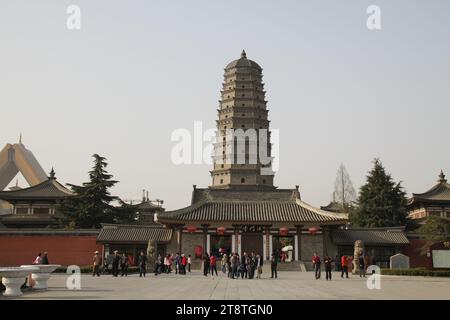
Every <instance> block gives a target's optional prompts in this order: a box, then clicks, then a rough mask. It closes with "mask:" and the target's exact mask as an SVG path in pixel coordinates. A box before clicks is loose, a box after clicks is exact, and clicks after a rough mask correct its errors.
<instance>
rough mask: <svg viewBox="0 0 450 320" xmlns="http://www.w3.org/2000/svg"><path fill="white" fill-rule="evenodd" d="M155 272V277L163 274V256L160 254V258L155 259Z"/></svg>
mask: <svg viewBox="0 0 450 320" xmlns="http://www.w3.org/2000/svg"><path fill="white" fill-rule="evenodd" d="M154 268H155V270H153V272H154V274H155V276H157V275H158V274H160V273H161V255H160V254H158V257H157V258H156V259H155V266H154Z"/></svg>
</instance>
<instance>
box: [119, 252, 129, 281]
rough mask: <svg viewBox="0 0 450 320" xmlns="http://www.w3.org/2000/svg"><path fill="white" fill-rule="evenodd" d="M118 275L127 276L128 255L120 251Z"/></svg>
mask: <svg viewBox="0 0 450 320" xmlns="http://www.w3.org/2000/svg"><path fill="white" fill-rule="evenodd" d="M120 271H121V273H120V276H121V277H123V276H125V277H127V276H128V256H127V255H126V253H125V252H124V253H122V257H121V258H120Z"/></svg>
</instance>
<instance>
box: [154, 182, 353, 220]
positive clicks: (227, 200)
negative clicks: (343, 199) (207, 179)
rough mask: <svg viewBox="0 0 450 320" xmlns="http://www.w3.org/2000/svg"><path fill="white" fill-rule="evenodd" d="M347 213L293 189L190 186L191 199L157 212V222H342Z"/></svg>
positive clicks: (346, 217) (345, 218) (346, 218)
mask: <svg viewBox="0 0 450 320" xmlns="http://www.w3.org/2000/svg"><path fill="white" fill-rule="evenodd" d="M347 221H348V215H347V214H340V213H334V212H327V211H323V210H320V209H317V208H314V207H312V206H311V205H309V204H307V203H305V202H303V201H302V200H301V199H300V195H299V193H298V190H296V189H275V190H239V191H236V190H229V189H194V194H193V203H192V204H191V205H190V206H188V207H186V208H182V209H179V210H175V211H167V212H165V213H163V214H160V215H158V222H160V223H163V224H171V223H173V224H176V223H181V224H185V223H210V222H227V223H252V224H267V223H292V224H294V223H295V224H303V223H305V224H345V223H347Z"/></svg>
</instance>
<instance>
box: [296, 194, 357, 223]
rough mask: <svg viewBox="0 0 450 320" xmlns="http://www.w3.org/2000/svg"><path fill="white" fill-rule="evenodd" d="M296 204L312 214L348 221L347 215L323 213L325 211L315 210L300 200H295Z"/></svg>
mask: <svg viewBox="0 0 450 320" xmlns="http://www.w3.org/2000/svg"><path fill="white" fill-rule="evenodd" d="M296 203H297V204H299V205H300V206H302V207H305V208H306V209H308V210H310V211H312V212H314V213H317V214H320V215H324V216H327V217H331V218H337V219H348V213H336V212H329V211H325V210H322V209H319V208H316V207H314V206H312V205H310V204H309V203H306V202H305V201H303V200H301V199H296Z"/></svg>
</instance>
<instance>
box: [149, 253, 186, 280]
mask: <svg viewBox="0 0 450 320" xmlns="http://www.w3.org/2000/svg"><path fill="white" fill-rule="evenodd" d="M191 263H192V257H191V255H188V256H186V255H185V254H184V253H180V252H177V253H176V254H167V255H166V256H165V257H164V258H163V257H162V256H161V255H158V257H157V259H156V261H155V270H154V271H155V275H158V274H161V273H171V272H173V271H175V274H183V275H186V270H187V272H191Z"/></svg>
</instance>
